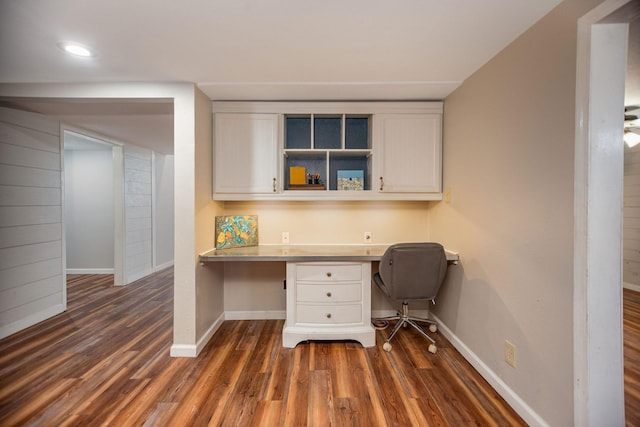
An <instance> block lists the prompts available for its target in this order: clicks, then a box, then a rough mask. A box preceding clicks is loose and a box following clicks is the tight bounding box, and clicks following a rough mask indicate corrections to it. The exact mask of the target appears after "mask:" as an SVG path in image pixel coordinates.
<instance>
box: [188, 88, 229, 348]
mask: <svg viewBox="0 0 640 427" xmlns="http://www.w3.org/2000/svg"><path fill="white" fill-rule="evenodd" d="M195 91H196V93H195V159H194V165H195V223H196V226H195V261H196V262H195V263H194V264H193V267H194V268H195V269H196V294H195V296H196V301H195V304H196V337H197V339H198V341H200V340H201V339H202V337H203V336H204V334H205V333H206V332H207V331H208V329H209V328H210V327H211V326H212V325H213V324H214V322H215V321H216V320H217V319H218V318H219V317H220V316H221V315H222V313H223V311H224V306H223V303H224V289H223V286H222V281H223V276H222V274H223V266H222V265H218V264H214V263H210V264H207V265H205V266H200V265H199V264H198V263H197V260H198V255H199V254H201V253H203V252H206V251H209V250H211V249H212V248H213V247H214V245H215V243H214V232H213V230H214V228H215V216H216V214H217V212H218V210H219V209H220V206H221V204H219V203H216V202H214V201H213V200H212V198H211V194H212V191H213V189H212V182H211V176H213V166H212V164H213V146H212V143H211V141H213V139H212V138H213V136H212V132H213V128H212V123H213V118H212V112H211V100H210V99H208V98H207V96H206V95H204V94H203V93H202V92H201V91H200V90H199V89H197V88H196V89H195Z"/></svg>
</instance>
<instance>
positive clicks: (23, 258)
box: [0, 108, 67, 338]
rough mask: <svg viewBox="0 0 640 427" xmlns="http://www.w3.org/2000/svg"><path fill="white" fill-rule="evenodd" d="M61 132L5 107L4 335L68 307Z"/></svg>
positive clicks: (1, 122) (0, 200)
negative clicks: (65, 274)
mask: <svg viewBox="0 0 640 427" xmlns="http://www.w3.org/2000/svg"><path fill="white" fill-rule="evenodd" d="M59 133H60V124H59V123H58V122H57V121H55V120H52V119H49V118H47V117H44V116H40V115H37V114H31V113H25V112H22V111H15V110H9V109H6V108H0V159H2V160H1V161H0V338H3V337H5V336H7V335H10V334H12V333H14V332H17V331H19V330H21V329H23V328H26V327H29V326H31V325H34V324H36V323H38V322H40V321H42V320H45V319H47V318H48V317H51V316H53V315H55V314H58V313H61V312H62V311H64V310H65V309H66V302H67V301H66V299H67V298H66V286H65V278H64V274H63V272H64V245H63V224H62V185H61V184H62V183H61V178H62V177H61V170H62V155H61V143H60V135H59Z"/></svg>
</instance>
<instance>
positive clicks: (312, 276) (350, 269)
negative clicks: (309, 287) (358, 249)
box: [296, 264, 362, 282]
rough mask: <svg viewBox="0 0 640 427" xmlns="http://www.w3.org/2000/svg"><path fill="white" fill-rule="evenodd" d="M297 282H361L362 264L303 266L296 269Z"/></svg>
mask: <svg viewBox="0 0 640 427" xmlns="http://www.w3.org/2000/svg"><path fill="white" fill-rule="evenodd" d="M296 280H297V281H316V282H340V281H350V280H354V281H361V280H362V265H361V264H338V265H335V264H302V265H298V266H297V268H296Z"/></svg>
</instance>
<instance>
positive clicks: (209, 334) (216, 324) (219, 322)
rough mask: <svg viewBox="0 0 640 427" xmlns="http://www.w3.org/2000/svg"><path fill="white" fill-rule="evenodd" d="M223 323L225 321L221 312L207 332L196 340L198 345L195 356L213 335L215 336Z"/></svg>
mask: <svg viewBox="0 0 640 427" xmlns="http://www.w3.org/2000/svg"><path fill="white" fill-rule="evenodd" d="M224 321H225V313H224V312H222V314H221V315H220V316H218V318H217V319H216V320H215V322H213V324H212V325H211V326H209V329H207V332H205V333H204V334H203V335H202V336H201V337H200V339H199V340H198V343H197V344H196V356H197V355H198V354H200V352H201V351H202V349H203V348H204V346H205V345H207V343H208V342H209V340H210V339H211V337H212V336H213V334H215V333H216V331H217V330H218V329H220V326H222V322H224Z"/></svg>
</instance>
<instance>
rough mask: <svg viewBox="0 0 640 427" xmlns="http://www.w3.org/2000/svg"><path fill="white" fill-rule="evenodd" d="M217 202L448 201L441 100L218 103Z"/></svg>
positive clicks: (214, 190)
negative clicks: (444, 181)
mask: <svg viewBox="0 0 640 427" xmlns="http://www.w3.org/2000/svg"><path fill="white" fill-rule="evenodd" d="M213 112H214V142H213V143H214V150H213V152H214V173H213V175H214V176H213V198H214V199H215V200H442V103H441V102H231V101H228V102H214V103H213Z"/></svg>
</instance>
